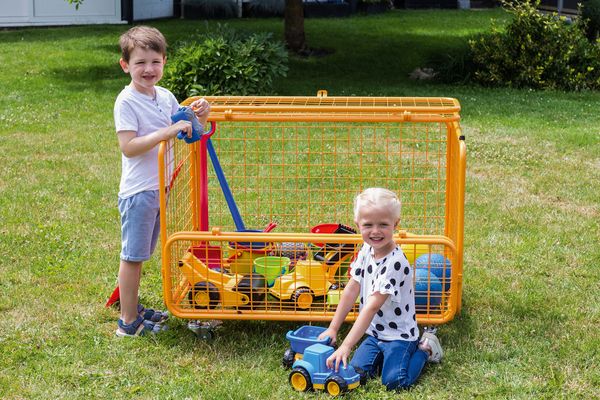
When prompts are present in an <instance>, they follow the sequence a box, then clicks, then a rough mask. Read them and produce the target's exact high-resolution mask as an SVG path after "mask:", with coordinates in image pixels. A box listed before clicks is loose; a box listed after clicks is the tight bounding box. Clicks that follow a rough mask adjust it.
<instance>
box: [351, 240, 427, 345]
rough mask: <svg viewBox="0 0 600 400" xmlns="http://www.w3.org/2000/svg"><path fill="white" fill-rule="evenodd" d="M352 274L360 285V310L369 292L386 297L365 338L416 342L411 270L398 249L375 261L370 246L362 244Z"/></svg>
mask: <svg viewBox="0 0 600 400" xmlns="http://www.w3.org/2000/svg"><path fill="white" fill-rule="evenodd" d="M351 275H352V279H354V280H355V281H357V282H358V283H359V284H360V303H359V310H362V308H363V307H364V304H365V303H366V299H368V298H369V296H370V295H371V294H372V293H374V292H380V293H382V294H389V296H388V298H387V300H386V301H385V302H384V303H383V305H382V306H381V308H380V309H379V311H377V313H376V314H375V316H374V317H373V320H372V321H371V325H369V327H368V328H367V331H366V333H367V334H368V335H371V336H373V337H375V338H377V339H381V340H409V341H413V340H417V339H418V337H419V328H417V318H416V314H415V297H414V289H413V284H412V282H413V270H412V267H411V266H410V264H409V263H408V260H407V259H406V256H405V255H404V253H403V252H402V250H401V249H400V246H396V248H395V249H394V250H392V252H391V253H389V254H388V255H386V256H385V257H383V258H381V259H379V260H375V259H374V257H373V249H372V247H371V246H369V245H368V244H366V243H364V244H363V246H362V248H361V250H360V252H359V253H358V256H357V257H356V260H355V261H354V262H353V263H352V272H351Z"/></svg>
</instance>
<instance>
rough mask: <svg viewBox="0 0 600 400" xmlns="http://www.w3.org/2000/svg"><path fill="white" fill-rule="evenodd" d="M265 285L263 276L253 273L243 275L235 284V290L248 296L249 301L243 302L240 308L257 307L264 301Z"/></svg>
mask: <svg viewBox="0 0 600 400" xmlns="http://www.w3.org/2000/svg"><path fill="white" fill-rule="evenodd" d="M266 287H267V285H266V283H265V277H264V276H262V275H260V274H254V273H252V274H250V275H244V276H243V277H242V279H241V280H240V282H239V283H238V285H237V290H238V291H239V292H240V293H242V294H245V295H246V296H248V298H249V300H250V301H249V303H248V304H244V305H243V307H242V308H249V307H250V306H254V307H257V306H259V305H260V304H261V303H264V301H265V297H266V295H267V293H266Z"/></svg>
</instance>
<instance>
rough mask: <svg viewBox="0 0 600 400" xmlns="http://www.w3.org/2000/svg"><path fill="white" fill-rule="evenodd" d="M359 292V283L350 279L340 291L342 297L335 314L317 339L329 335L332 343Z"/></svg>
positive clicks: (332, 343)
mask: <svg viewBox="0 0 600 400" xmlns="http://www.w3.org/2000/svg"><path fill="white" fill-rule="evenodd" d="M359 293H360V285H359V283H358V282H357V281H355V280H354V279H350V281H349V282H348V284H347V285H346V287H345V288H344V291H343V292H342V297H341V298H340V302H339V304H338V305H337V307H336V309H335V314H334V315H333V319H332V320H331V323H330V324H329V327H328V328H327V330H326V331H325V332H323V333H321V334H320V335H319V339H323V338H325V337H326V336H329V338H330V339H331V345H334V344H335V343H336V341H337V333H338V331H339V330H340V327H341V326H342V324H343V323H344V320H345V319H346V315H348V313H349V312H350V310H351V309H352V307H354V303H355V302H356V297H358V294H359Z"/></svg>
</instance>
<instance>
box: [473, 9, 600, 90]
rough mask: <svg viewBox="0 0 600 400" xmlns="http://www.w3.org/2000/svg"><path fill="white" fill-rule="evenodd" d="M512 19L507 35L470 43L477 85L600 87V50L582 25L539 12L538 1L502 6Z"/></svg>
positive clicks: (495, 31)
mask: <svg viewBox="0 0 600 400" xmlns="http://www.w3.org/2000/svg"><path fill="white" fill-rule="evenodd" d="M503 3H504V6H505V7H506V8H507V9H508V10H509V12H511V13H512V14H513V19H512V21H511V22H510V23H509V24H508V25H507V27H506V30H505V31H501V30H500V29H499V28H497V27H496V26H493V27H492V32H491V33H490V34H485V35H482V36H479V37H477V38H476V39H473V40H471V41H470V42H469V44H470V46H471V51H472V54H473V62H474V65H475V72H474V79H475V80H476V81H477V82H480V83H482V84H485V85H492V86H511V87H531V88H555V89H563V90H581V89H596V88H599V87H600V47H598V46H597V45H595V44H591V43H590V42H589V41H588V40H587V39H586V38H585V36H584V34H583V31H582V29H581V27H580V26H579V25H578V24H568V23H566V22H565V20H564V19H562V18H558V17H557V16H556V15H544V14H541V13H539V12H538V11H537V9H536V7H537V5H538V4H539V0H537V1H529V0H525V1H523V2H511V3H509V2H507V1H503Z"/></svg>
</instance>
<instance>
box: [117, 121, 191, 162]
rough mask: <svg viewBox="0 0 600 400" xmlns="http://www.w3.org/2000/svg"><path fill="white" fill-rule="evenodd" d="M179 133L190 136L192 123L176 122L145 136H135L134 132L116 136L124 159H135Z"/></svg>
mask: <svg viewBox="0 0 600 400" xmlns="http://www.w3.org/2000/svg"><path fill="white" fill-rule="evenodd" d="M179 131H183V132H185V133H187V135H188V136H190V135H191V134H192V123H191V122H189V121H184V120H182V121H177V122H176V123H174V124H173V125H170V126H167V127H165V128H161V129H159V130H157V131H156V132H153V133H151V134H149V135H145V136H137V135H136V132H135V131H119V132H118V134H117V137H118V138H119V148H120V149H121V152H123V154H124V155H125V157H129V158H131V157H136V156H139V155H141V154H144V153H146V152H147V151H149V150H151V149H152V148H154V146H156V145H157V144H158V143H160V142H162V141H163V140H169V139H171V138H173V137H175V136H177V133H178V132H179Z"/></svg>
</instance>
